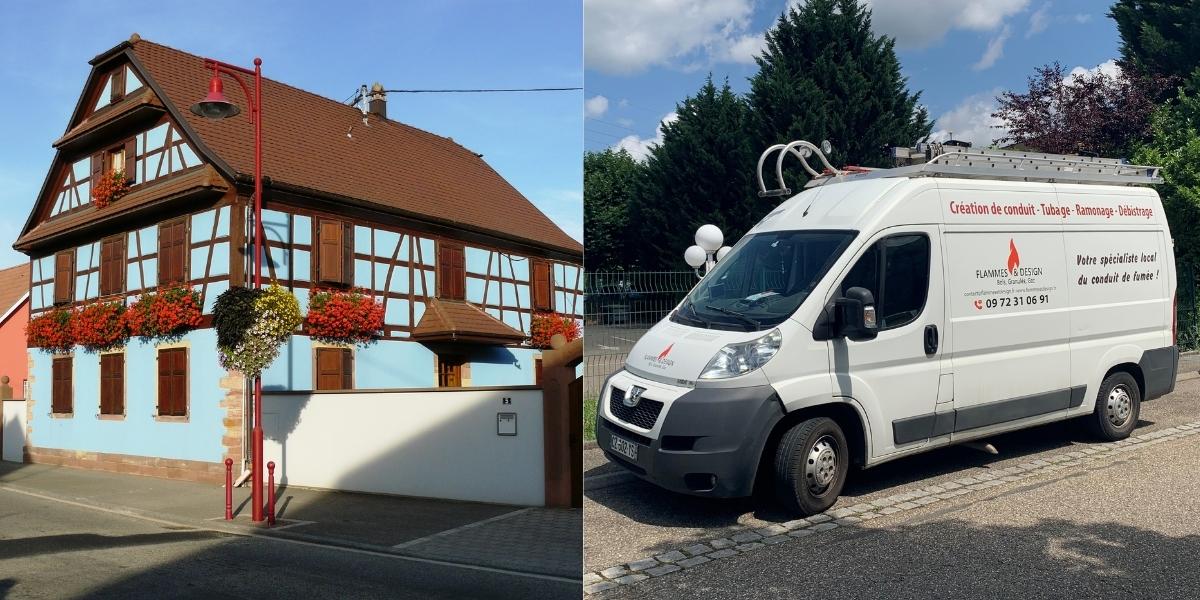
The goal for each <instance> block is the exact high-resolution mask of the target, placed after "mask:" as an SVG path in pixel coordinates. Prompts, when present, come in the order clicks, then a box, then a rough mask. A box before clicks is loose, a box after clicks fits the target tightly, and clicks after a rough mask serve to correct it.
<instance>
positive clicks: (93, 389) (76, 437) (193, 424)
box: [30, 329, 225, 463]
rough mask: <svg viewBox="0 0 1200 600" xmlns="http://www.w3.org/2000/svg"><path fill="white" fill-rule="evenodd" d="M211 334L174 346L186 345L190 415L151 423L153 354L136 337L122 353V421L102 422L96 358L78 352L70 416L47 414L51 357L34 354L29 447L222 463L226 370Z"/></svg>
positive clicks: (155, 375)
mask: <svg viewBox="0 0 1200 600" xmlns="http://www.w3.org/2000/svg"><path fill="white" fill-rule="evenodd" d="M216 343H217V340H216V334H215V333H214V332H213V330H212V329H198V330H195V331H191V332H188V333H187V334H186V335H185V336H184V338H183V340H182V341H180V342H179V343H178V344H166V345H164V347H165V346H172V347H174V346H177V345H183V346H186V347H187V348H188V418H187V421H186V422H167V421H160V420H157V419H155V417H154V414H155V411H156V409H157V401H158V372H157V365H158V359H157V356H158V353H157V349H156V347H155V346H151V345H148V344H145V343H143V342H142V341H141V339H140V338H134V339H133V340H131V341H130V342H129V345H128V347H126V348H125V413H126V414H125V418H123V419H107V418H106V419H101V418H99V417H98V416H97V415H98V414H99V412H100V356H99V355H98V354H94V353H89V352H85V351H83V350H82V349H81V348H79V347H76V349H75V353H74V355H73V356H74V361H73V365H72V366H73V373H72V377H73V381H72V382H73V384H74V387H75V393H74V414H73V415H72V416H70V417H52V416H50V384H51V377H50V365H51V360H52V357H51V356H50V355H48V354H46V353H44V352H41V351H33V352H31V355H32V356H33V379H34V382H33V385H32V386H31V393H30V397H31V399H32V401H33V402H34V406H33V411H32V413H33V421H34V422H33V423H32V426H33V443H34V445H35V446H36V447H38V448H53V449H61V450H75V451H85V452H102V453H109V454H123V455H132V456H149V457H157V458H170V459H179V460H191V461H201V462H212V463H218V462H220V461H222V460H224V452H225V447H224V446H223V445H222V436H223V435H224V433H225V426H224V424H223V419H224V417H225V410H224V409H223V408H221V406H220V404H221V400H222V399H223V398H224V396H225V390H223V389H222V388H221V384H220V380H221V378H222V377H224V376H225V370H224V369H222V368H221V367H220V365H219V364H217V350H216Z"/></svg>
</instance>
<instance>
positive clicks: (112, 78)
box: [92, 65, 142, 112]
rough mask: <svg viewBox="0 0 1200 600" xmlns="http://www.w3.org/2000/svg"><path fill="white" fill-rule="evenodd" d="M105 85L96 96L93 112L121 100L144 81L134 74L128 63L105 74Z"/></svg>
mask: <svg viewBox="0 0 1200 600" xmlns="http://www.w3.org/2000/svg"><path fill="white" fill-rule="evenodd" d="M101 81H103V82H104V87H103V88H101V89H100V94H99V96H97V98H96V105H95V106H94V107H93V108H92V112H95V111H98V110H100V109H101V108H104V107H105V106H108V105H109V104H114V103H116V102H120V101H121V100H122V99H124V98H125V96H126V95H128V94H129V92H132V91H134V90H136V89H139V88H141V87H142V81H141V80H140V79H138V77H137V75H134V74H133V69H130V68H129V67H128V65H121V66H119V67H117V68H115V69H113V70H112V71H109V72H107V73H105V74H104V75H103V79H102V80H101Z"/></svg>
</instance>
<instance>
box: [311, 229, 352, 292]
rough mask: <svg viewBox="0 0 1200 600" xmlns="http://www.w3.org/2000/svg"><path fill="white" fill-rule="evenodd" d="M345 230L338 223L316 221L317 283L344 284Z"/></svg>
mask: <svg viewBox="0 0 1200 600" xmlns="http://www.w3.org/2000/svg"><path fill="white" fill-rule="evenodd" d="M345 233H346V229H345V227H344V226H343V225H342V223H341V222H340V221H333V220H330V219H319V220H317V281H319V282H321V283H336V284H341V283H344V282H345V279H346V277H345V271H346V260H345V256H344V254H345V250H346V235H345Z"/></svg>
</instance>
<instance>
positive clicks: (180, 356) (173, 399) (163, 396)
mask: <svg viewBox="0 0 1200 600" xmlns="http://www.w3.org/2000/svg"><path fill="white" fill-rule="evenodd" d="M158 414H159V415H160V416H176V417H182V416H186V415H187V349H186V348H171V349H169V350H159V351H158Z"/></svg>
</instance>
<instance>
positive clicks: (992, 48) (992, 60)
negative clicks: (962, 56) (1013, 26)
mask: <svg viewBox="0 0 1200 600" xmlns="http://www.w3.org/2000/svg"><path fill="white" fill-rule="evenodd" d="M1010 33H1011V30H1010V29H1009V27H1008V25H1005V26H1004V29H1001V30H1000V34H999V35H997V36H996V37H994V38H992V39H991V41H989V42H988V45H987V48H986V49H985V50H984V51H983V56H980V57H979V62H976V63H975V64H973V65H971V68H972V69H974V70H976V71H983V70H985V69H990V68H992V65H994V64H996V61H997V60H1000V57H1001V56H1004V42H1007V41H1008V35H1009V34H1010Z"/></svg>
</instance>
